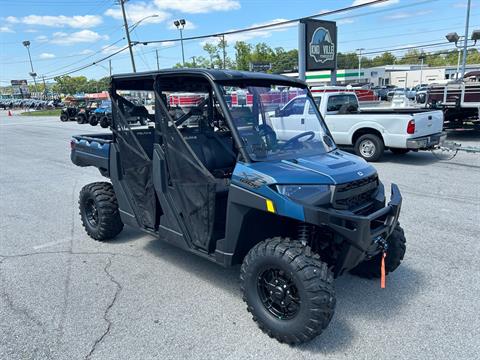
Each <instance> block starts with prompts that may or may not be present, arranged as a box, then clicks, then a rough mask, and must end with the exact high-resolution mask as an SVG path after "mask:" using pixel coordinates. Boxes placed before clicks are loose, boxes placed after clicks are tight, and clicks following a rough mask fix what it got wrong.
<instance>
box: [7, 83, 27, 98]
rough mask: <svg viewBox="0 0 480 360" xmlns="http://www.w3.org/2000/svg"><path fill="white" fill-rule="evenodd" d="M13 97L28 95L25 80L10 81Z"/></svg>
mask: <svg viewBox="0 0 480 360" xmlns="http://www.w3.org/2000/svg"><path fill="white" fill-rule="evenodd" d="M10 84H12V89H13V95H22V96H25V95H30V91H29V89H28V82H27V80H11V81H10Z"/></svg>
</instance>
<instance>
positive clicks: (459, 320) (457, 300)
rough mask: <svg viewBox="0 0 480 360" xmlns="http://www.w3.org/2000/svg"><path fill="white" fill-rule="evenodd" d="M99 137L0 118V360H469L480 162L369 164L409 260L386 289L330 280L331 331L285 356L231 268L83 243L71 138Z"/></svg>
mask: <svg viewBox="0 0 480 360" xmlns="http://www.w3.org/2000/svg"><path fill="white" fill-rule="evenodd" d="M99 130H100V128H99V127H96V128H93V127H91V126H89V125H78V124H76V123H75V122H68V123H61V122H60V121H59V120H58V118H54V117H21V116H12V117H7V116H6V114H5V112H1V113H0V359H12V360H13V359H90V358H91V359H202V360H203V359H242V360H246V359H262V358H265V359H387V358H388V359H392V358H403V359H451V358H455V359H478V357H479V354H480V316H479V314H480V300H479V298H480V297H479V296H480V281H479V278H480V265H479V260H478V258H479V255H480V241H479V240H480V237H479V233H480V154H468V153H458V155H457V156H456V157H455V158H454V159H452V160H449V161H447V160H439V159H437V158H435V157H434V156H433V155H432V154H431V153H429V152H420V153H409V154H406V155H402V156H398V155H397V156H395V155H393V154H391V153H388V152H387V153H386V155H385V157H384V159H383V161H382V162H380V163H377V164H375V167H376V168H377V169H378V172H379V175H380V178H381V179H382V181H383V182H384V183H385V184H386V187H387V189H388V188H389V186H390V183H391V182H394V183H396V184H398V186H399V187H400V190H401V192H402V194H403V197H404V202H403V208H402V213H401V217H400V222H401V224H402V226H403V227H404V229H405V234H406V237H407V254H406V257H405V261H404V262H403V264H402V266H401V267H400V268H399V269H398V270H397V271H395V272H394V273H392V274H391V275H390V276H389V277H388V278H387V288H386V289H384V290H382V289H380V284H379V281H377V280H365V279H360V278H357V277H354V276H351V275H346V276H343V277H341V278H339V279H338V280H337V281H336V291H337V307H336V313H335V316H334V318H333V320H332V322H331V323H330V326H329V327H328V328H327V330H326V331H325V332H324V333H323V334H322V335H321V336H320V337H318V338H316V339H315V340H313V341H311V342H310V343H308V344H304V345H301V346H297V347H290V346H288V345H284V344H280V343H278V342H277V341H276V340H274V339H271V338H269V337H268V336H267V335H265V334H263V333H262V332H261V331H260V330H259V329H258V328H257V326H256V325H255V323H254V322H253V321H252V320H251V316H250V314H249V313H247V311H246V307H245V304H244V303H243V302H242V299H241V294H240V291H239V280H238V278H239V268H238V267H234V268H231V269H223V268H221V267H219V266H217V265H215V264H213V263H210V262H208V261H207V260H204V259H201V258H198V257H196V256H194V255H192V254H188V253H186V252H183V251H182V250H179V249H176V248H174V247H172V246H170V245H167V244H165V243H163V242H162V241H160V240H158V239H155V238H153V237H152V236H148V235H144V234H143V233H140V232H138V231H135V230H133V229H128V228H126V229H125V230H124V231H123V232H122V233H121V234H120V235H119V236H118V238H117V239H116V240H114V241H112V242H109V243H99V242H95V241H93V240H92V239H90V238H89V237H88V236H87V235H86V233H85V232H84V230H83V228H82V227H81V224H80V217H79V215H78V204H77V201H78V193H79V191H80V189H81V188H82V186H84V185H85V184H88V183H90V182H93V181H104V180H105V179H104V178H102V176H101V175H100V174H99V173H98V171H97V170H96V169H93V168H79V167H76V166H74V165H73V164H72V163H71V162H70V158H69V156H70V144H69V140H70V137H71V135H74V134H82V133H92V132H96V131H97V132H98V131H99ZM449 137H450V139H454V140H456V141H457V142H460V143H462V144H464V145H470V146H480V133H479V132H476V133H475V132H451V133H450V134H449Z"/></svg>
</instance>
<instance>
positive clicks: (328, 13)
mask: <svg viewBox="0 0 480 360" xmlns="http://www.w3.org/2000/svg"><path fill="white" fill-rule="evenodd" d="M386 1H389V0H373V1H370V2H367V3H364V4H359V5H353V6H348V7H344V8H340V9H337V10H332V11H327V12H322V13H319V14H314V15H311V16H307V17H302V18H296V19H292V20H286V21H282V22H278V23H274V24H265V25H259V26H255V27H250V28H246V29H239V30H232V31H228V32H224V33H216V34H211V35H203V36H194V37H190V38H184V39H183V40H185V41H188V40H198V39H204V38H209V37H218V36H222V35H230V34H237V33H241V32H246V31H255V30H261V29H267V28H270V27H277V26H282V25H286V24H292V23H295V22H298V21H300V20H301V19H311V18H316V17H320V16H327V15H332V14H338V13H342V12H345V11H350V10H355V9H359V8H363V7H366V6H370V5H374V4H379V3H384V2H386ZM428 1H432V0H428ZM179 40H180V39H174V40H160V41H149V42H144V41H141V42H140V41H136V42H133V43H132V45H137V44H144V45H147V44H150V43H164V42H172V41H179ZM128 48H129V46H126V47H124V48H122V49H120V50H118V51H116V52H114V53H113V54H110V55H108V56H106V57H104V58H101V59H99V60H97V61H95V62H93V63H91V64H88V65H84V66H82V67H80V68H77V69H74V70H71V71H68V72H66V73H63V74H58V75H55V76H53V75H52V76H51V77H50V78H47V80H50V79H53V78H54V77H56V76H62V75H69V74H72V73H75V72H78V71H81V70H84V69H86V68H89V67H91V66H94V65H96V64H98V63H100V62H103V61H105V60H107V59H109V58H111V57H113V56H115V55H116V54H118V53H120V52H122V51H124V50H125V49H128ZM57 70H58V69H57ZM50 73H51V72H50Z"/></svg>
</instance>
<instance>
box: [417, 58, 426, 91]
mask: <svg viewBox="0 0 480 360" xmlns="http://www.w3.org/2000/svg"><path fill="white" fill-rule="evenodd" d="M426 58H427V55H425V53H424V52H423V51H422V53H421V54H420V56H419V57H418V60H421V61H422V63H421V64H420V84H419V85H420V86H422V82H423V60H425V59H426Z"/></svg>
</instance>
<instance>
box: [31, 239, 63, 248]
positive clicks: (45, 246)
mask: <svg viewBox="0 0 480 360" xmlns="http://www.w3.org/2000/svg"><path fill="white" fill-rule="evenodd" d="M69 241H70V240H59V241H50V242H48V243H45V244H41V245H37V246H34V247H33V249H34V250H39V249H44V248H47V247H50V246H54V245H60V244H65V243H68V242H69Z"/></svg>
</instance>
